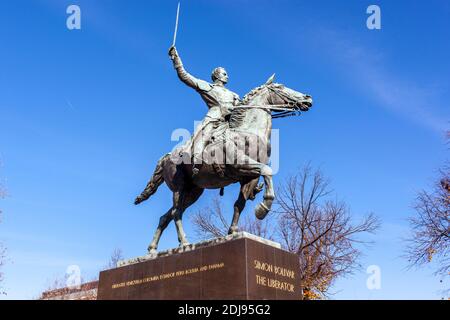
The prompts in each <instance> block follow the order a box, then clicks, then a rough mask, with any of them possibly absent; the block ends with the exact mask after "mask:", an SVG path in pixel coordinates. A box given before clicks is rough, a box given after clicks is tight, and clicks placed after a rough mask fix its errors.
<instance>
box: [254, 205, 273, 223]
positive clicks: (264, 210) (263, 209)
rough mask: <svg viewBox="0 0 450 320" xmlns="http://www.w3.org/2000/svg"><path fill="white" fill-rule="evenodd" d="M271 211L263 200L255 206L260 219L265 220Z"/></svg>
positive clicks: (257, 216) (256, 214)
mask: <svg viewBox="0 0 450 320" xmlns="http://www.w3.org/2000/svg"><path fill="white" fill-rule="evenodd" d="M269 211H270V210H269V208H267V207H266V205H265V204H264V203H262V202H261V203H260V204H258V205H257V206H256V208H255V216H256V218H258V219H259V220H263V219H264V218H265V217H266V216H267V214H268V213H269Z"/></svg>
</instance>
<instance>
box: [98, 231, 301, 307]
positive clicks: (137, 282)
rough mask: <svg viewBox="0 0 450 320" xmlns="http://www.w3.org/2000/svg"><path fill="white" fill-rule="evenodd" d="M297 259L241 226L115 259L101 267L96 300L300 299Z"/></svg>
mask: <svg viewBox="0 0 450 320" xmlns="http://www.w3.org/2000/svg"><path fill="white" fill-rule="evenodd" d="M298 270H299V262H298V257H297V256H296V255H295V254H292V253H289V252H287V251H284V250H282V249H280V245H279V244H277V243H275V242H272V241H268V240H265V239H262V238H259V237H256V236H254V235H251V234H248V233H245V232H241V233H239V234H237V235H235V236H227V237H224V238H219V239H214V240H211V241H205V242H201V243H197V244H194V245H190V246H188V247H184V248H181V249H173V250H168V251H163V252H160V253H158V254H155V255H148V256H144V257H139V258H135V259H130V260H127V261H122V262H120V263H119V264H118V268H115V269H111V270H106V271H102V272H101V273H100V279H99V286H98V296H97V299H99V300H116V299H121V300H122V299H130V300H177V299H178V300H234V299H239V300H250V299H271V300H276V299H300V297H301V292H300V290H299V276H298Z"/></svg>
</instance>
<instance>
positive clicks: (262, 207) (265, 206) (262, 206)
mask: <svg viewBox="0 0 450 320" xmlns="http://www.w3.org/2000/svg"><path fill="white" fill-rule="evenodd" d="M261 175H262V176H263V178H264V184H265V185H266V189H265V191H264V196H263V201H262V202H261V203H259V204H258V205H257V206H256V208H255V215H256V217H257V218H258V219H260V220H262V219H264V218H265V217H266V215H267V214H268V213H269V211H270V209H271V208H272V203H273V200H274V199H275V192H274V188H273V180H272V169H271V168H270V167H269V166H268V165H265V164H263V165H262V167H261Z"/></svg>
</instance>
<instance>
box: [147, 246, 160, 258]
mask: <svg viewBox="0 0 450 320" xmlns="http://www.w3.org/2000/svg"><path fill="white" fill-rule="evenodd" d="M147 251H148V254H149V255H152V256H153V255H155V254H157V253H158V251H157V250H156V248H151V247H149V248H148V250H147Z"/></svg>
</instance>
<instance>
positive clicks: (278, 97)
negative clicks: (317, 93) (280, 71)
mask: <svg viewBox="0 0 450 320" xmlns="http://www.w3.org/2000/svg"><path fill="white" fill-rule="evenodd" d="M274 77H275V75H272V76H271V77H270V78H269V80H267V82H266V83H265V84H264V86H266V87H267V89H268V90H269V92H270V95H269V97H268V102H269V104H272V105H284V107H285V108H288V109H292V111H298V110H300V111H308V110H309V108H311V107H312V97H311V96H310V95H307V94H304V93H301V92H298V91H295V90H292V89H290V88H288V87H286V86H285V85H283V84H279V83H274V82H273V79H274Z"/></svg>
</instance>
